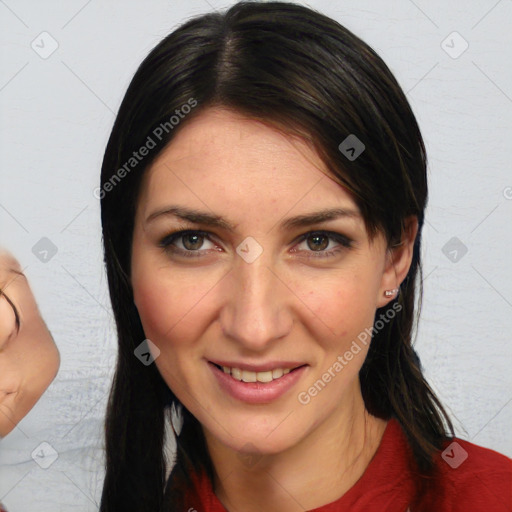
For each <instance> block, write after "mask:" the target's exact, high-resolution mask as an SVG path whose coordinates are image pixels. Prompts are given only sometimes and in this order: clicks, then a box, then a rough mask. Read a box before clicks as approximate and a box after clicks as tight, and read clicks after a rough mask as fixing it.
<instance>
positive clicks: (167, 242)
mask: <svg viewBox="0 0 512 512" xmlns="http://www.w3.org/2000/svg"><path fill="white" fill-rule="evenodd" d="M186 235H199V236H202V237H205V238H207V239H208V240H210V242H213V240H211V238H210V237H209V233H208V232H207V231H198V230H191V229H185V230H180V231H174V232H172V233H169V234H168V235H166V236H165V237H164V238H163V239H162V240H161V241H160V243H159V244H158V246H159V247H162V248H163V249H164V250H165V251H166V252H172V253H175V254H179V255H182V256H185V257H187V258H197V257H201V256H202V254H201V253H202V252H203V251H201V250H200V249H198V250H195V251H192V250H183V249H179V248H177V247H173V243H174V241H175V240H177V239H179V238H183V237H184V236H186ZM318 235H321V236H326V237H327V238H329V239H331V240H334V241H336V242H338V243H339V244H340V245H341V246H342V248H338V249H333V250H330V251H306V252H311V253H313V254H314V256H308V258H329V257H332V256H335V255H336V254H338V253H339V252H341V251H343V249H350V248H351V247H352V243H353V241H352V240H350V239H349V238H347V237H346V236H344V235H341V234H340V233H335V232H333V231H309V232H308V233H305V234H303V235H301V236H300V239H299V240H298V242H297V243H301V242H303V241H304V240H307V239H308V238H310V237H312V236H318Z"/></svg>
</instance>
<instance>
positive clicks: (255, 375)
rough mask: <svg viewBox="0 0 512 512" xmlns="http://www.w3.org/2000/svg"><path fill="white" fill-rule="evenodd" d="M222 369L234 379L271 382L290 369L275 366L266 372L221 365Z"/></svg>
mask: <svg viewBox="0 0 512 512" xmlns="http://www.w3.org/2000/svg"><path fill="white" fill-rule="evenodd" d="M222 370H223V371H224V373H227V374H228V375H231V377H233V378H234V379H236V380H240V381H243V382H272V381H273V380H274V379H279V378H280V377H282V376H283V375H286V374H288V373H290V371H291V370H290V369H289V368H286V369H284V368H275V369H274V370H268V371H266V372H251V371H248V370H240V368H229V367H228V366H223V367H222Z"/></svg>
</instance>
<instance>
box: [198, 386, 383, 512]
mask: <svg viewBox="0 0 512 512" xmlns="http://www.w3.org/2000/svg"><path fill="white" fill-rule="evenodd" d="M357 384H358V385H357V386H356V389H355V390H354V392H353V393H350V394H349V398H347V399H346V400H342V403H340V406H339V408H338V409H337V410H336V413H335V414H332V415H330V416H329V418H328V419H326V421H324V422H323V423H321V424H319V425H317V426H315V427H314V429H313V430H311V431H310V432H308V434H307V435H306V436H305V437H304V438H303V439H302V440H301V441H300V442H299V443H298V444H296V445H293V446H291V447H289V448H288V449H286V450H285V451H283V452H280V453H276V454H264V455H259V456H258V460H257V463H255V464H254V465H252V466H251V467H248V466H249V465H248V464H247V462H246V461H245V460H243V459H242V458H241V457H240V455H239V454H238V453H237V452H236V451H234V450H232V449H231V448H229V447H227V446H225V445H222V444H220V443H219V442H218V441H217V440H216V439H214V438H212V436H211V435H210V434H209V433H208V432H207V431H205V430H204V429H203V431H204V432H205V438H206V442H207V445H208V452H209V454H210V457H211V460H212V463H213V467H214V473H215V477H214V492H215V494H216V496H217V497H218V498H219V500H220V501H221V502H222V504H223V505H224V507H225V508H226V510H228V511H229V512H232V511H237V510H244V512H257V511H258V512H259V511H261V510H265V511H266V512H277V511H279V512H283V511H285V512H303V511H304V510H311V509H314V508H318V507H320V506H322V505H325V504H327V503H332V502H333V501H336V500H337V499H339V498H340V497H341V496H343V494H345V493H346V492H347V491H348V490H349V489H350V488H351V487H352V486H353V485H354V484H355V483H356V482H357V480H359V478H360V477H361V476H362V475H363V473H364V471H365V469H366V467H367V466H368V464H369V462H370V461H371V459H372V457H373V455H374V454H375V452H376V451H377V448H378V446H379V444H380V440H381V438H382V435H383V433H384V430H385V428H386V425H387V422H386V421H385V420H381V419H379V418H376V417H374V416H372V415H370V414H369V413H368V411H367V410H366V408H365V407H364V401H363V398H362V395H361V391H360V387H359V383H357ZM312 489H314V490H315V491H314V492H311V490H312Z"/></svg>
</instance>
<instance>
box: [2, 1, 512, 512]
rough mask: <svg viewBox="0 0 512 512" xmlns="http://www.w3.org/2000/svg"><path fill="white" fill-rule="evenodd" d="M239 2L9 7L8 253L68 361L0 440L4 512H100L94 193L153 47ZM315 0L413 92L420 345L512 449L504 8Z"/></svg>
mask: <svg viewBox="0 0 512 512" xmlns="http://www.w3.org/2000/svg"><path fill="white" fill-rule="evenodd" d="M231 3H232V2H220V1H215V0H208V1H203V0H187V1H185V0H179V1H174V2H172V1H171V2H170V1H164V0H161V1H159V0H151V1H144V2H142V1H139V2H137V1H134V0H131V1H126V0H125V1H121V0H115V1H108V2H101V1H90V2H86V1H84V0H76V1H75V0H74V1H68V2H57V1H55V0H52V1H49V0H48V1H45V2H37V1H14V0H11V1H9V2H1V3H0V51H1V52H2V53H1V62H2V65H1V66H0V105H1V112H2V114H1V121H0V130H1V132H0V155H1V175H0V245H2V246H3V247H7V248H8V249H9V250H11V251H12V252H13V254H14V255H15V256H16V257H17V258H18V259H19V260H20V262H21V265H22V267H23V268H24V270H25V273H26V275H27V276H28V278H29V282H30V283H31V286H32V289H33V291H34V293H35V296H36V299H37V301H38V304H39V307H40V309H41V311H42V313H43V316H44V318H45V320H46V322H47V324H48V326H49V328H50V330H51V332H52V334H53V336H54V338H55V340H56V343H57V345H58V348H59V350H60V354H61V367H60V371H59V374H58V376H57V378H56V379H55V381H54V382H53V383H52V384H51V386H50V387H49V388H48V390H47V392H46V393H45V394H44V396H43V397H42V398H41V400H40V401H39V402H38V404H37V405H36V406H35V407H34V408H33V409H32V411H31V412H30V413H29V414H28V415H27V416H26V418H25V419H23V420H22V421H21V422H20V424H19V426H18V428H16V429H15V430H14V431H13V432H12V433H11V434H9V435H8V436H7V437H6V438H5V439H3V440H2V441H1V445H0V500H1V501H3V502H4V504H5V505H6V506H7V508H8V510H9V511H10V512H20V511H23V512H25V511H29V510H38V511H40V512H47V511H48V512H50V511H52V512H56V511H59V510H65V511H69V510H75V511H94V510H97V504H98V503H99V500H100V496H101V488H102V480H103V458H102V457H103V455H102V446H103V437H102V427H103V425H102V421H103V417H104V412H105V406H106V399H107V394H108V391H109V386H110V381H111V378H112V373H113V368H114V364H115V358H116V340H115V329H114V324H113V319H112V315H111V310H110V304H109V297H108V292H107V286H106V277H105V273H104V269H103V266H102V249H101V229H100V221H99V201H98V200H97V199H96V198H95V196H94V194H93V191H94V189H95V188H96V187H97V186H98V185H99V172H100V166H101V161H102V157H103V151H104V148H105V145H106V142H107V139H108V136H109V133H110V130H111V127H112V124H113V121H114V118H115V113H116V111H117V108H118V106H119V104H120V101H121V99H122V97H123V94H124V92H125V90H126V87H127V86H128V83H129V81H130V79H131V77H132V76H133V73H134V72H135V70H136V68H137V67H138V65H139V64H140V62H141V61H142V59H143V58H144V57H145V56H146V55H147V53H148V52H149V50H150V49H151V48H153V47H154V46H155V45H156V44H157V43H158V42H159V41H160V40H161V39H162V38H163V37H164V36H165V35H167V34H168V33H169V32H170V31H171V30H172V29H173V28H175V27H176V26H177V25H178V24H179V23H181V22H183V21H184V20H185V19H186V18H188V17H190V16H192V15H195V14H199V13H204V12H207V11H210V10H212V8H217V9H220V8H223V7H226V6H227V5H230V4H231ZM307 5H309V6H311V7H313V8H316V9H318V10H319V11H321V12H323V13H325V14H327V15H329V16H332V17H334V18H335V19H336V20H338V21H339V22H340V23H342V24H344V25H345V26H346V27H347V28H349V29H350V30H352V31H353V32H354V33H355V34H356V35H358V36H360V37H361V38H362V39H363V40H364V41H366V42H367V43H369V44H370V45H371V46H372V47H373V48H374V49H375V50H376V51H377V52H378V53H379V54H380V56H381V57H382V58H383V59H384V61H385V62H386V63H387V64H388V66H389V67H390V68H391V70H392V71H393V73H394V74H395V76H396V77H397V79H398V81H399V83H400V84H401V86H402V87H403V89H404V91H406V92H407V97H408V98H409V101H410V103H411V105H412V108H413V110H414V112H415V114H416V116H417V119H418V122H419V125H420V128H421V130H422V133H423V136H424V138H425V142H426V146H427V152H428V157H429V172H430V202H429V207H428V211H427V224H426V226H425V229H424V232H423V237H424V242H423V243H424V304H423V316H422V321H421V323H420V328H419V332H418V338H417V343H416V348H417V351H418V353H419V356H420V358H421V362H422V364H423V366H424V369H425V373H426V376H427V378H428V380H429V382H430V383H431V384H432V386H433V388H434V389H435V391H436V392H437V393H438V396H439V397H440V398H441V400H442V402H443V403H444V404H445V405H446V406H447V408H448V410H449V411H451V413H452V417H453V418H454V421H455V425H456V427H457V433H458V435H459V436H460V437H462V438H464V439H468V440H470V441H472V442H474V443H476V444H479V445H483V446H485V447H489V448H492V449H495V450H497V451H499V452H502V453H505V454H507V455H508V456H512V434H511V425H512V372H511V371H510V367H511V363H512V339H511V336H510V332H511V331H512V269H511V264H510V262H511V261H512V259H511V256H512V232H511V220H512V169H511V163H510V162H511V161H512V158H511V157H512V144H511V142H510V141H511V140H512V67H511V66H510V62H512V37H511V33H512V31H511V27H512V2H511V1H509V0H503V1H501V2H496V1H495V0H470V1H464V2H462V1H459V2H444V1H441V0H434V1H429V2H427V1H426V0H422V1H420V0H417V1H415V2H412V1H409V0H394V1H391V2H380V1H377V0H363V1H361V0H347V1H336V2H332V1H329V0H316V1H311V2H310V3H309V4H307ZM44 31H46V32H48V33H49V34H50V35H51V38H52V39H53V40H55V41H56V42H57V43H58V48H57V49H56V50H55V51H54V53H53V54H51V55H50V56H48V57H47V58H42V57H41V56H40V54H38V53H36V51H35V50H34V49H33V48H32V46H31V45H32V42H33V41H35V43H34V45H35V46H36V45H37V46H36V47H39V48H40V50H39V51H42V47H43V46H44V48H45V49H46V50H47V51H48V50H49V49H51V44H52V41H51V39H50V38H49V37H48V36H40V34H41V33H42V32H44ZM454 31H456V32H458V34H459V35H453V34H452V33H453V32H454ZM450 34H452V35H450ZM41 38H45V39H44V42H41ZM464 40H465V41H467V43H468V44H469V46H468V48H467V50H466V51H464V52H463V53H461V51H462V50H463V49H464V47H465V43H464ZM443 41H445V43H443ZM53 44H54V43H53ZM450 53H451V55H450ZM459 53H461V54H460V55H459ZM392 207H393V205H390V208H392ZM43 237H45V238H47V239H49V240H50V241H51V242H52V244H53V245H54V246H55V247H56V250H57V252H56V254H55V255H54V256H53V257H51V259H49V261H47V262H43V261H41V260H40V259H38V258H37V257H36V255H35V254H34V252H33V247H34V246H35V245H36V244H37V243H42V244H45V243H48V242H46V241H43V242H40V240H41V239H42V238H43ZM454 238H455V240H453V239H454ZM466 250H467V252H465V251H466ZM454 251H455V252H454ZM464 252H465V254H464ZM41 443H48V444H47V445H46V444H44V445H43V446H42V447H40V444H41ZM37 447H39V448H38V449H39V450H41V449H43V450H46V451H45V452H44V453H45V455H46V456H45V457H44V459H46V461H47V463H50V461H51V460H52V459H51V458H52V453H53V451H52V450H55V452H56V455H57V459H56V460H55V461H54V462H53V463H52V464H51V465H50V466H49V467H48V468H46V469H44V468H43V467H40V465H39V464H37V463H36V462H35V460H34V458H33V457H32V455H31V454H32V453H33V451H34V450H35V449H36V448H37Z"/></svg>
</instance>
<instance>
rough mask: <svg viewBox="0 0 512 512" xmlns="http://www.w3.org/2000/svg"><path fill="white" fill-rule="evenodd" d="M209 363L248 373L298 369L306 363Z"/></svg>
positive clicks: (211, 360) (216, 361)
mask: <svg viewBox="0 0 512 512" xmlns="http://www.w3.org/2000/svg"><path fill="white" fill-rule="evenodd" d="M210 363H214V364H216V365H218V366H227V367H228V368H239V369H240V370H246V371H248V372H268V371H270V370H275V369H276V368H282V369H283V370H286V369H290V370H293V369H294V368H298V367H299V366H304V365H305V364H306V363H301V362H295V361H267V362H265V363H259V364H250V363H243V362H241V361H238V362H237V361H221V360H213V359H210Z"/></svg>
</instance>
